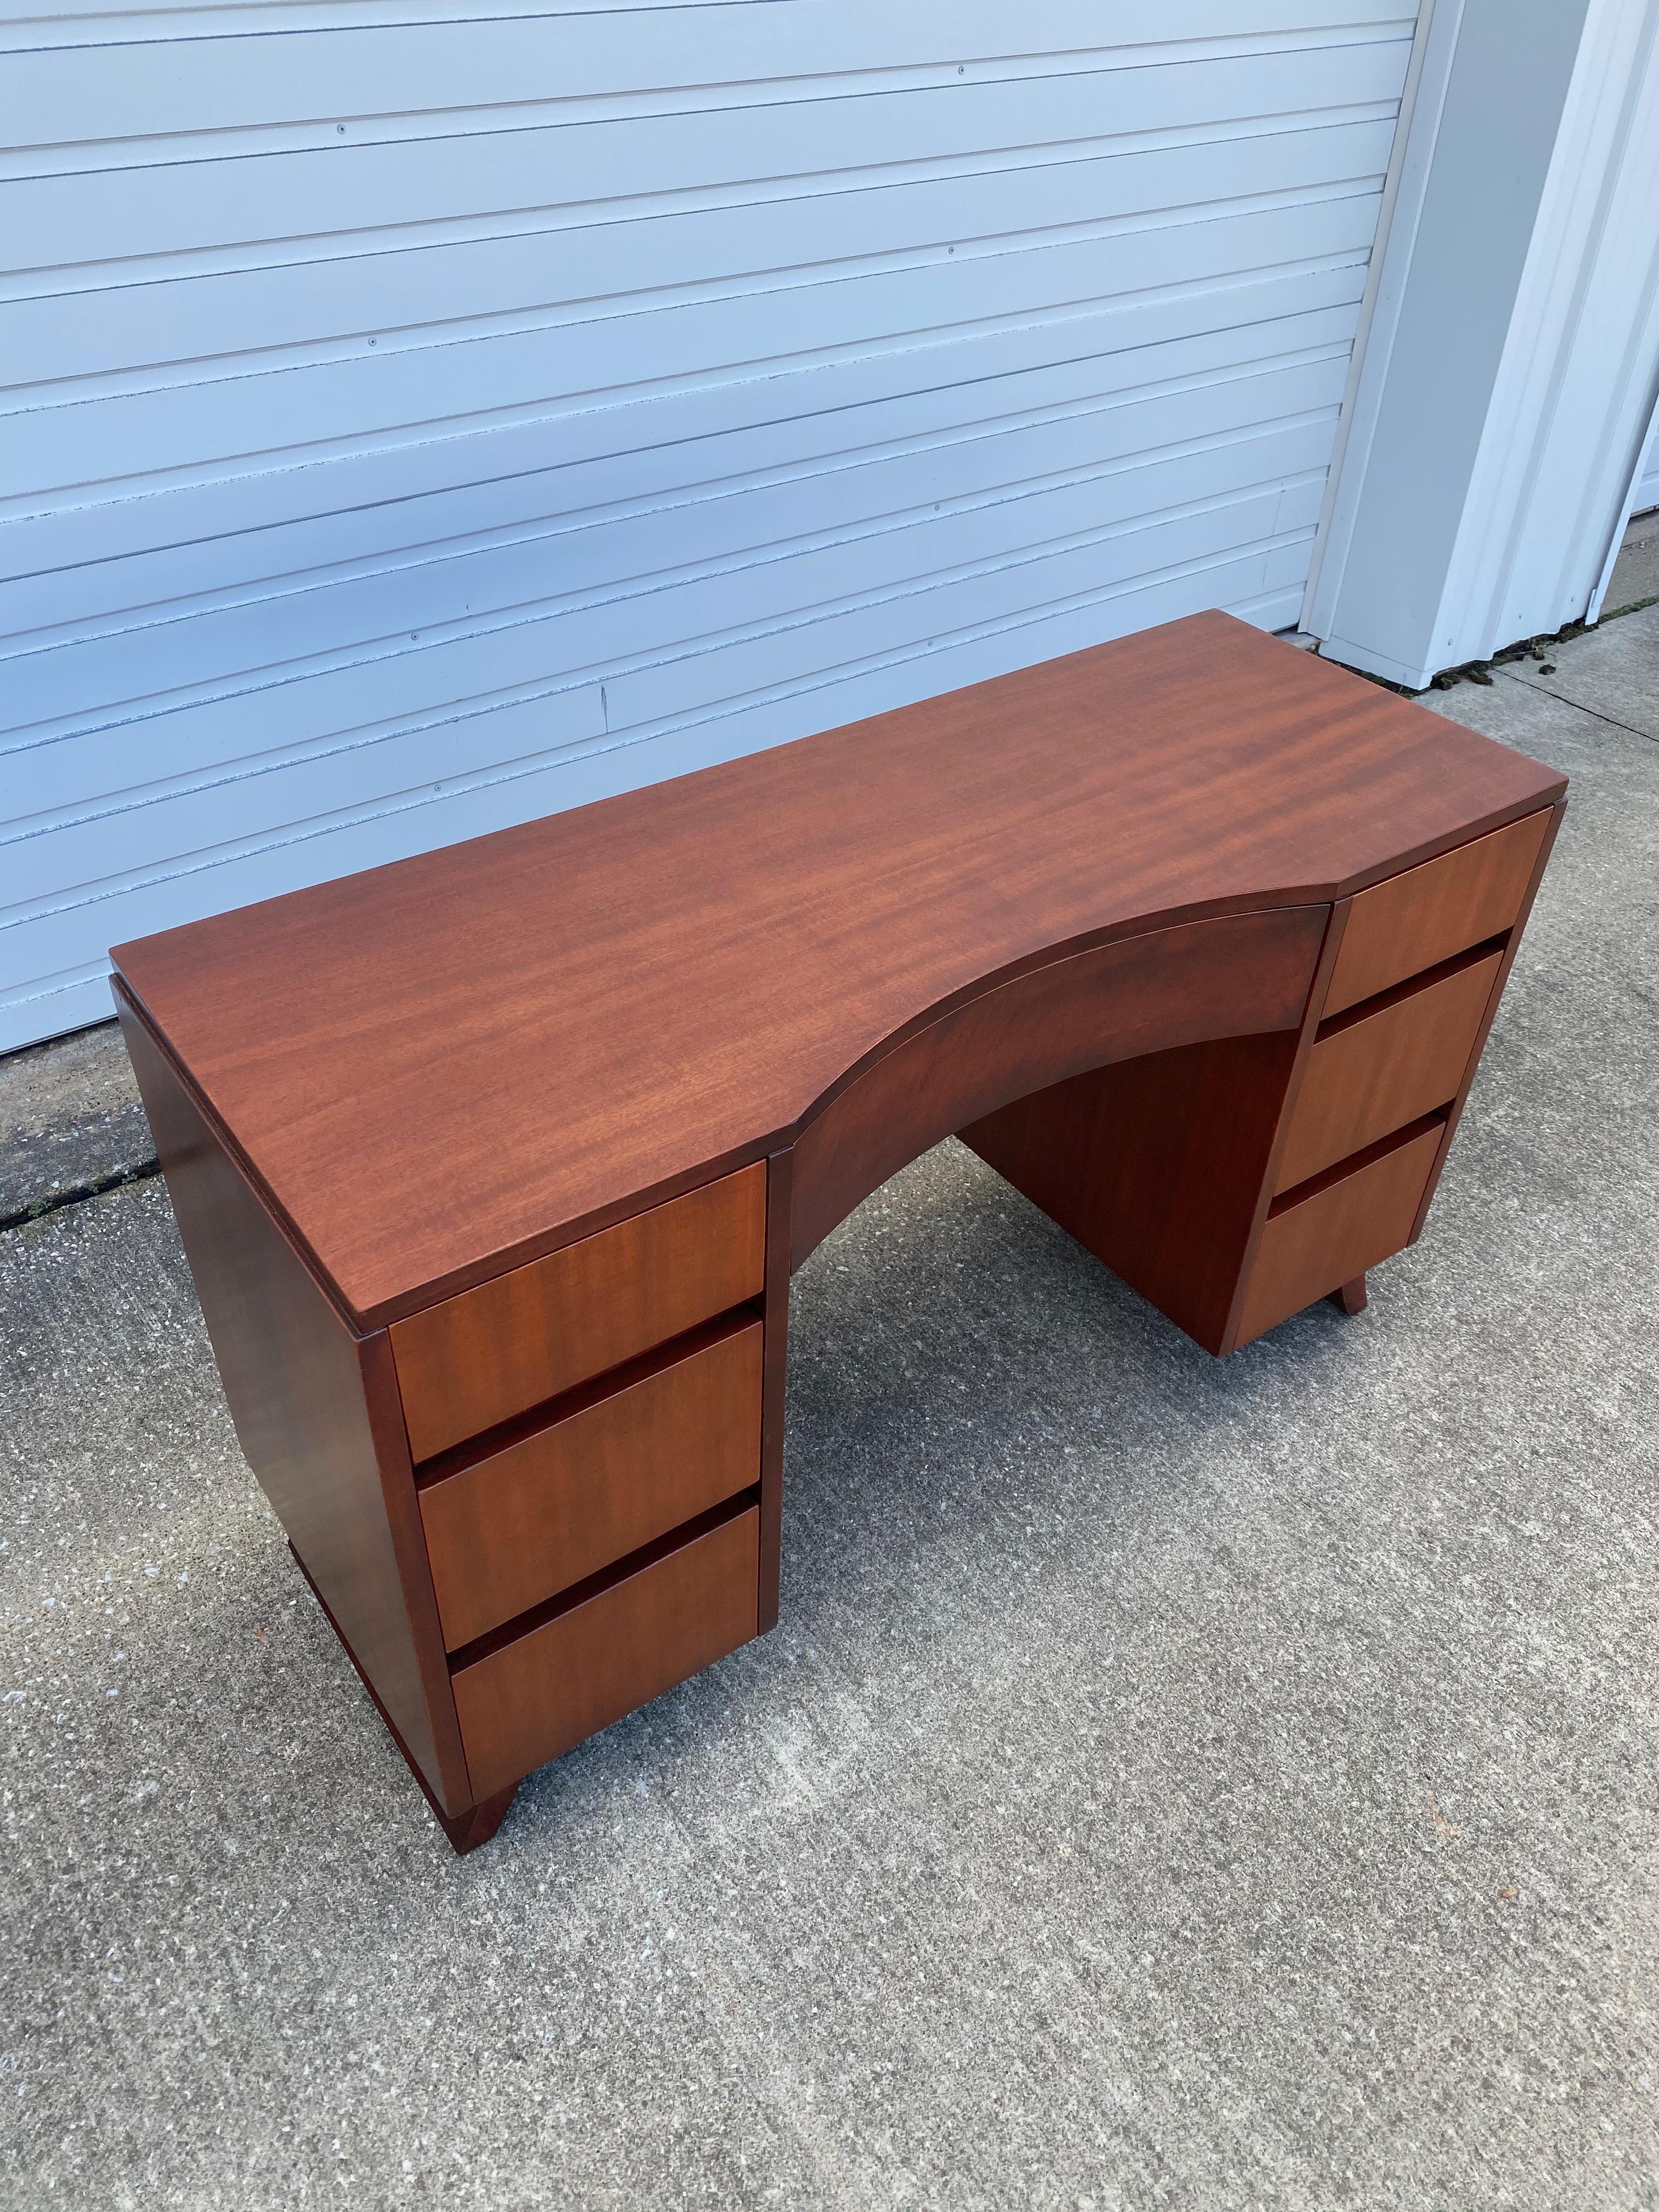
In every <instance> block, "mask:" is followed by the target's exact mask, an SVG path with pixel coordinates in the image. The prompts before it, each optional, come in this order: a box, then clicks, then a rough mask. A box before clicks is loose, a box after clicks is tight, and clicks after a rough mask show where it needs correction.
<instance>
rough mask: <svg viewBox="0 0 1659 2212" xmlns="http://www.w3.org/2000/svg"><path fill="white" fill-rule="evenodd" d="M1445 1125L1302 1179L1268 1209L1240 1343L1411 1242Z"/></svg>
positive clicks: (1247, 1294)
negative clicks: (1293, 1196)
mask: <svg viewBox="0 0 1659 2212" xmlns="http://www.w3.org/2000/svg"><path fill="white" fill-rule="evenodd" d="M1441 1128H1442V1125H1441V1124H1440V1123H1439V1122H1435V1123H1434V1124H1433V1125H1432V1126H1431V1127H1429V1128H1427V1129H1425V1130H1424V1131H1422V1132H1421V1133H1420V1134H1418V1135H1414V1136H1412V1137H1409V1138H1407V1140H1406V1141H1405V1142H1404V1143H1403V1144H1395V1145H1394V1146H1392V1147H1391V1148H1390V1149H1389V1150H1386V1151H1383V1150H1381V1148H1379V1156H1378V1157H1376V1158H1365V1157H1364V1156H1363V1155H1362V1159H1363V1160H1364V1164H1357V1165H1355V1166H1353V1167H1352V1168H1351V1169H1349V1170H1348V1171H1347V1172H1346V1173H1344V1174H1341V1175H1338V1174H1337V1173H1336V1172H1335V1171H1333V1173H1332V1175H1331V1176H1330V1177H1329V1178H1328V1179H1322V1178H1316V1179H1315V1181H1314V1182H1312V1183H1310V1184H1309V1185H1307V1186H1305V1188H1306V1191H1307V1195H1306V1196H1305V1197H1301V1198H1298V1199H1297V1200H1296V1202H1295V1203H1294V1204H1293V1205H1291V1206H1286V1207H1285V1210H1284V1212H1276V1211H1275V1212H1270V1213H1269V1215H1268V1217H1267V1226H1266V1228H1265V1229H1264V1230H1263V1231H1262V1233H1261V1243H1260V1244H1259V1246H1258V1247H1257V1249H1256V1252H1255V1257H1254V1260H1253V1261H1252V1262H1251V1266H1250V1271H1249V1283H1248V1286H1247V1289H1246V1291H1245V1296H1244V1304H1243V1310H1242V1311H1241V1313H1240V1316H1239V1320H1238V1328H1237V1334H1236V1336H1235V1338H1234V1343H1235V1345H1236V1346H1237V1345H1245V1344H1249V1342H1250V1340H1251V1339H1252V1338H1253V1337H1257V1336H1260V1335H1261V1334H1262V1333H1263V1332H1264V1331H1265V1330H1267V1329H1270V1328H1274V1327H1275V1326H1276V1325H1277V1324H1278V1323H1279V1322H1281V1321H1285V1320H1288V1318H1289V1317H1290V1316H1291V1314H1294V1313H1300V1312H1301V1310H1302V1309H1303V1307H1304V1306H1308V1305H1312V1304H1313V1303H1314V1302H1315V1300H1316V1299H1317V1298H1322V1297H1328V1296H1329V1294H1330V1292H1331V1291H1334V1290H1336V1289H1338V1288H1340V1285H1342V1284H1344V1283H1350V1282H1352V1280H1353V1279H1354V1278H1355V1277H1356V1276H1357V1275H1363V1274H1364V1272H1365V1270H1366V1269H1367V1268H1368V1267H1376V1265H1377V1263H1378V1261H1383V1260H1386V1259H1387V1258H1388V1257H1389V1254H1390V1253H1393V1252H1398V1251H1399V1250H1401V1248H1402V1247H1403V1246H1404V1245H1406V1244H1407V1243H1409V1242H1410V1241H1411V1233H1412V1224H1413V1221H1414V1220H1415V1218H1416V1217H1417V1208H1418V1203H1419V1200H1420V1199H1421V1197H1422V1195H1423V1192H1424V1189H1425V1186H1426V1184H1427V1182H1428V1179H1429V1176H1430V1174H1431V1170H1432V1169H1433V1167H1434V1163H1435V1159H1436V1157H1437V1154H1438V1152H1439V1149H1440V1137H1441Z"/></svg>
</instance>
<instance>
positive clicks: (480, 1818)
mask: <svg viewBox="0 0 1659 2212" xmlns="http://www.w3.org/2000/svg"><path fill="white" fill-rule="evenodd" d="M288 1548H289V1556H290V1558H291V1559H293V1561H294V1564H295V1566H296V1567H298V1569H299V1570H300V1572H301V1575H302V1576H304V1577H305V1580H306V1582H307V1584H308V1585H309V1587H310V1590H311V1595H313V1597H314V1598H315V1599H316V1601H317V1603H318V1605H319V1607H321V1609H322V1615H323V1618H324V1620H325V1621H327V1623H328V1625H329V1626H330V1627H331V1629H332V1630H333V1631H334V1633H335V1634H336V1636H337V1637H338V1638H339V1639H340V1644H341V1647H342V1649H343V1650H344V1652H345V1656H346V1657H347V1658H348V1659H349V1660H350V1662H351V1664H352V1666H353V1668H355V1669H356V1675H357V1679H358V1680H359V1681H360V1682H361V1683H362V1686H363V1687H364V1689H365V1690H367V1691H368V1698H369V1703H370V1704H371V1705H373V1706H374V1710H375V1711H376V1712H377V1713H379V1715H380V1718H381V1719H382V1720H383V1721H384V1722H385V1723H386V1733H387V1735H390V1737H391V1738H392V1741H393V1743H395V1744H396V1745H397V1747H398V1750H399V1751H400V1752H401V1753H403V1759H404V1765H405V1766H407V1767H408V1769H409V1771H410V1773H411V1774H412V1775H413V1776H414V1778H415V1779H416V1782H418V1783H419V1784H420V1785H421V1795H422V1796H423V1797H424V1798H425V1799H426V1802H427V1803H428V1805H429V1806H430V1807H431V1808H432V1814H433V1818H434V1819H435V1820H436V1821H437V1823H438V1825H439V1826H440V1827H441V1829H442V1830H443V1832H444V1833H445V1834H446V1835H447V1837H448V1838H449V1840H450V1842H451V1843H452V1844H453V1845H454V1846H455V1849H456V1850H457V1851H459V1852H460V1853H461V1854H462V1855H463V1856H465V1853H466V1852H468V1851H476V1850H477V1848H478V1846H479V1845H480V1844H487V1843H488V1842H489V1839H490V1838H491V1837H492V1836H493V1835H494V1834H495V1832H496V1830H497V1829H498V1828H499V1827H500V1826H501V1822H502V1821H503V1820H505V1819H506V1818H507V1813H508V1810H509V1809H510V1808H511V1806H512V1803H513V1799H514V1797H516V1796H517V1795H518V1790H519V1785H518V1784H517V1783H516V1782H515V1783H514V1784H513V1785H512V1787H511V1788H510V1789H506V1790H499V1791H497V1793H496V1794H495V1796H493V1797H490V1798H487V1799H486V1800H485V1802H483V1804H482V1805H473V1804H465V1803H464V1809H463V1810H462V1811H460V1812H459V1813H447V1812H446V1811H445V1810H444V1807H443V1803H442V1801H441V1799H440V1798H439V1797H438V1796H437V1795H436V1793H435V1791H434V1790H433V1787H432V1785H431V1784H430V1783H429V1782H428V1780H427V1778H426V1777H425V1775H424V1774H422V1771H421V1769H420V1766H419V1765H418V1763H417V1762H416V1759H415V1757H414V1755H413V1753H411V1752H410V1748H409V1746H408V1745H407V1744H406V1743H405V1742H404V1739H403V1735H402V1733H401V1731H400V1730H399V1729H398V1723H397V1722H396V1721H394V1720H393V1719H392V1716H391V1714H390V1713H389V1712H388V1711H386V1705H385V1704H384V1702H383V1700H382V1699H381V1697H380V1692H378V1691H377V1690H376V1688H375V1687H374V1682H373V1681H372V1680H370V1678H369V1676H368V1673H367V1672H366V1671H365V1669H364V1667H363V1663H362V1660H361V1659H359V1658H358V1656H357V1655H356V1652H355V1651H354V1650H352V1648H351V1646H350V1644H349V1642H348V1641H347V1639H346V1638H345V1635H344V1633H343V1631H342V1629H341V1627H340V1624H339V1622H338V1621H337V1620H336V1619H335V1618H334V1615H333V1613H331V1611H330V1610H329V1605H328V1600H327V1599H326V1598H325V1596H324V1595H323V1594H322V1592H321V1590H319V1589H318V1587H317V1585H316V1583H314V1582H313V1580H312V1578H311V1577H310V1575H308V1574H307V1573H306V1563H305V1561H304V1560H303V1559H301V1557H300V1554H299V1553H297V1552H296V1551H295V1548H294V1547H293V1545H292V1544H290V1545H289V1547H288ZM458 1741H459V1738H458ZM470 1794H471V1783H469V1784H467V1786H466V1789H465V1790H464V1791H463V1792H462V1798H463V1801H465V1799H466V1798H467V1797H468V1796H470Z"/></svg>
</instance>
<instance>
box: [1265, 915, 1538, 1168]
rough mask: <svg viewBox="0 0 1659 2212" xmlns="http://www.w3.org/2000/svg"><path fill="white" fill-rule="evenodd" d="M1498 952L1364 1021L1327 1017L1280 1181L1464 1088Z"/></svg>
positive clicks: (1391, 1000) (1342, 1154)
mask: <svg viewBox="0 0 1659 2212" xmlns="http://www.w3.org/2000/svg"><path fill="white" fill-rule="evenodd" d="M1500 957H1501V956H1500V955H1499V954H1498V953H1496V952H1492V953H1489V954H1487V956H1486V958H1484V959H1482V960H1476V961H1474V962H1471V963H1470V964H1469V965H1468V966H1467V967H1463V968H1459V969H1454V970H1453V972H1452V973H1451V974H1449V975H1441V976H1440V977H1439V978H1438V979H1437V981H1434V982H1431V983H1428V984H1425V985H1424V986H1423V987H1421V988H1419V989H1416V990H1413V991H1410V992H1408V993H1406V994H1404V995H1401V996H1393V995H1390V996H1389V997H1386V998H1385V999H1384V1000H1383V1001H1382V1002H1381V1003H1379V1004H1377V1005H1376V1006H1375V1010H1374V1011H1371V1012H1362V1013H1361V1017H1360V1018H1359V1019H1358V1020H1347V1019H1345V1018H1342V1017H1339V1018H1338V1026H1336V1027H1335V1028H1334V1029H1333V1028H1328V1027H1327V1026H1325V1025H1322V1027H1321V1030H1320V1035H1319V1037H1318V1041H1317V1042H1316V1044H1315V1046H1314V1048H1313V1051H1312V1053H1311V1054H1310V1056H1309V1060H1308V1066H1307V1072H1306V1073H1305V1074H1304V1077H1303V1079H1302V1084H1301V1087H1300V1089H1299V1090H1298V1091H1297V1097H1296V1103H1295V1106H1294V1108H1293V1109H1292V1110H1291V1127H1290V1136H1289V1141H1288V1142H1287V1143H1286V1145H1285V1149H1284V1151H1283V1152H1281V1154H1280V1155H1279V1172H1278V1176H1277V1181H1276V1188H1277V1189H1278V1190H1280V1191H1285V1190H1289V1189H1290V1188H1291V1187H1292V1186H1293V1185H1294V1184H1296V1183H1299V1182H1306V1181H1307V1179H1308V1177H1309V1176H1316V1175H1318V1174H1320V1173H1322V1170H1324V1169H1326V1168H1328V1167H1332V1166H1334V1164H1335V1163H1336V1162H1337V1161H1338V1160H1343V1159H1346V1158H1348V1157H1349V1155H1350V1154H1351V1153H1353V1152H1363V1151H1364V1149H1365V1147H1366V1146H1367V1145H1371V1144H1375V1143H1376V1139H1378V1138H1379V1137H1385V1136H1387V1135H1388V1133H1389V1131H1390V1130H1391V1129H1403V1128H1404V1127H1405V1126H1406V1124H1407V1122H1408V1121H1418V1120H1419V1119H1420V1117H1421V1116H1422V1115H1425V1114H1428V1113H1431V1112H1432V1111H1433V1109H1435V1108H1436V1107H1437V1106H1446V1105H1449V1104H1450V1103H1451V1101H1452V1100H1453V1099H1454V1098H1455V1097H1456V1096H1457V1094H1458V1092H1459V1091H1460V1090H1461V1089H1462V1084H1463V1077H1464V1073H1465V1071H1466V1070H1467V1069H1468V1064H1469V1055H1470V1054H1471V1053H1472V1052H1473V1051H1474V1041H1475V1038H1476V1036H1478V1035H1479V1034H1480V1023H1481V1018H1482V1017H1483V1016H1484V1014H1485V1013H1486V1006H1487V1002H1488V1000H1490V999H1491V997H1492V987H1493V985H1494V984H1495V982H1496V981H1497V980H1498V967H1499V964H1500Z"/></svg>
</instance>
